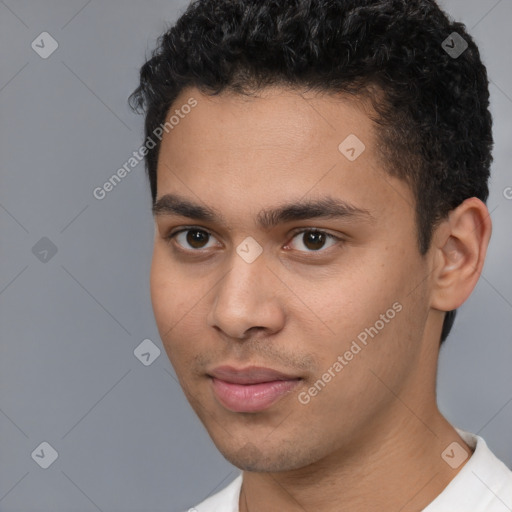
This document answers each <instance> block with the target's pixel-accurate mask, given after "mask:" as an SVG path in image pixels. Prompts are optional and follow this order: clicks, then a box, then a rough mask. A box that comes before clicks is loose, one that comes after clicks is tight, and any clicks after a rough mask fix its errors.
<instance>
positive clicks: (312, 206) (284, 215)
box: [153, 194, 374, 230]
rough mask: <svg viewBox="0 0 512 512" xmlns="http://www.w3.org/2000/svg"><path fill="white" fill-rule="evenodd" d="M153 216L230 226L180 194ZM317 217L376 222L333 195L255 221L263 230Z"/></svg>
mask: <svg viewBox="0 0 512 512" xmlns="http://www.w3.org/2000/svg"><path fill="white" fill-rule="evenodd" d="M153 215H154V216H160V215H180V216H182V217H188V218H190V219H194V220H202V221H210V222H217V223H219V224H223V225H226V224H227V223H226V221H225V219H224V217H223V216H222V215H220V214H219V213H218V212H216V211H215V210H213V209H211V208H209V207H207V206H202V205H200V204H196V203H194V202H192V201H190V200H189V199H187V198H185V197H182V196H179V195H177V194H166V195H164V196H162V197H161V198H159V199H158V200H157V201H156V202H155V203H154V205H153ZM317 218H325V219H331V218H348V219H356V220H367V221H369V220H374V217H373V216H372V215H371V214H370V212H369V211H368V210H366V209H363V208H357V207H356V206H354V205H351V204H350V203H347V202H346V201H343V200H341V199H336V198H333V197H331V196H326V197H323V198H321V199H315V200H307V201H300V200H299V201H297V202H289V203H285V204H283V205H280V206H277V207H275V208H267V209H264V210H261V211H260V212H259V213H258V215H257V217H256V220H257V223H258V225H259V226H260V227H261V228H262V229H267V230H268V229H272V228H273V227H275V226H277V225H279V224H283V223H285V222H292V221H297V220H307V219H317Z"/></svg>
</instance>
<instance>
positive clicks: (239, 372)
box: [208, 366, 301, 384]
mask: <svg viewBox="0 0 512 512" xmlns="http://www.w3.org/2000/svg"><path fill="white" fill-rule="evenodd" d="M208 375H210V377H215V378H216V379H219V380H223V381H225V382H231V383H233V384H259V383H262V382H273V381H276V380H296V379H300V378H301V377H298V376H297V375H288V374H286V373H283V372H279V371H277V370H273V369H272V368H264V367H261V366H248V367H246V368H234V367H232V366H218V367H217V368H214V369H213V370H212V371H211V372H209V374H208Z"/></svg>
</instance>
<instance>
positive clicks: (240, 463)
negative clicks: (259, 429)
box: [217, 441, 313, 473]
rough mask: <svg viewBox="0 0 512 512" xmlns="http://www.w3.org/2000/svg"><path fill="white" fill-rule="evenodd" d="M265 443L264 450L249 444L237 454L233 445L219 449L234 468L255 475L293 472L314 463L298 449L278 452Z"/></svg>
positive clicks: (288, 448)
mask: <svg viewBox="0 0 512 512" xmlns="http://www.w3.org/2000/svg"><path fill="white" fill-rule="evenodd" d="M263 442H264V445H265V446H263V447H262V448H259V447H258V446H257V445H254V444H252V443H250V442H248V443H246V444H245V445H244V446H242V448H240V449H239V450H238V451H236V452H233V451H232V449H233V445H230V446H229V447H224V446H217V448H218V449H219V451H220V452H221V453H222V455H223V456H224V458H225V459H226V460H227V461H228V462H230V463H231V464H233V466H236V467H237V468H239V469H241V470H243V471H251V472H254V473H279V472H283V471H292V470H295V469H299V468H302V467H304V466H307V465H308V464H310V463H311V462H313V461H312V460H310V457H307V456H306V454H304V453H302V452H299V451H297V447H295V448H293V447H281V449H280V450H278V449H276V448H275V447H274V446H271V445H269V443H268V442H267V443H265V441H263Z"/></svg>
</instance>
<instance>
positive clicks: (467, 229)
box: [131, 0, 512, 512]
mask: <svg viewBox="0 0 512 512" xmlns="http://www.w3.org/2000/svg"><path fill="white" fill-rule="evenodd" d="M140 76H141V83H140V86H139V88H138V89H137V90H136V91H135V92H134V94H133V95H132V97H131V101H132V103H131V104H132V106H133V107H134V108H141V107H144V108H145V110H146V124H145V130H146V137H147V140H148V141H150V140H151V142H152V144H151V146H155V147H154V148H152V149H150V150H148V152H147V154H146V165H147V170H148V175H149V179H150V185H151V192H152V198H153V213H154V217H155V223H156V232H155V244H154V254H153V263H152V271H151V294H152V303H153V309H154V313H155V318H156V322H157V324H158V329H159V332H160V335H161V338H162V342H163V344H164V347H165V349H166V351H167V354H168V356H169V358H170V361H171V363H172V365H173V367H174V369H175V371H176V374H177V376H178V378H179V380H180V384H181V386H182V387H183V390H184V392H185V394H186V396H187V398H188V400H189V402H190V404H191V406H192V407H193V409H194V410H195V412H196V413H197V415H198V416H199V418H200V419H201V421H202V422H203V424H204V425H205V427H206V429H207V430H208V432H209V434H210V436H211V438H212V440H213V442H214V443H215V445H216V446H217V448H218V449H219V451H220V452H221V453H222V454H223V455H224V457H225V458H226V459H227V460H228V461H230V462H231V463H232V464H234V465H235V466H237V467H238V468H240V469H241V470H242V473H241V475H240V476H239V477H238V478H236V479H235V480H234V481H233V482H232V483H231V484H230V485H229V486H228V487H227V488H225V489H224V490H222V491H221V492H219V493H217V494H216V495H215V496H212V497H210V498H209V499H207V500H205V501H204V502H203V503H201V504H199V505H197V506H196V507H194V508H193V509H191V510H197V511H199V512H202V511H219V512H220V511H222V512H235V511H238V510H240V511H241V512H262V511H263V512H267V511H276V510H279V511H290V512H292V511H305V510H306V511H322V512H331V511H337V512H340V511H348V510H350V511H353V510H364V511H382V510H386V511H388V510H396V511H398V510H400V511H403V512H406V511H413V510H414V511H417V510H424V511H428V512H447V511H457V512H463V511H472V512H480V511H482V512H483V511H486V512H490V511H493V512H497V511H507V510H512V473H511V471H510V470H509V469H508V468H507V467H506V466H505V465H504V464H503V463H502V462H501V461H499V460H498V459H497V458H496V457H495V456H494V455H493V454H492V453H491V451H490V450H489V448H488V447H487V446H486V444H485V441H484V440H483V439H482V438H480V437H478V436H475V435H472V434H470V433H467V432H464V431H462V430H458V429H456V428H455V427H454V426H452V425H451V424H450V423H449V422H448V421H447V420H446V419H445V418H444V417H443V416H442V414H441V413H440V411H439V409H438V407H437V404H436V396H435V384H436V382H435V381H436V369H437V361H438V355H439V347H440V344H441V343H442V342H443V341H444V340H445V338H446V337H447V335H448V333H449V331H450V328H451V325H452V323H453V319H454V316H455V311H456V309H457V308H458V307H459V306H460V305H461V304H462V303H463V302H464V301H465V300H466V299H467V298H468V296H469V295H470V293H471V292H472V290H473V289H474V287H475V285H476V283H477V280H478V278H479V275H480V272H481V270H482V267H483V264H484V259H485V254H486V249H487V246H488V242H489V239H490V235H491V220H490V218H489V212H488V210H487V207H486V206H485V201H486V199H487V195H488V187H487V180H488V177H489V168H490V163H491V147H492V133H491V124H492V121H491V117H490V114H489V110H488V106H489V101H488V100H489V93H488V80H487V74H486V70H485V67H484V66H483V64H482V62H481V60H480V57H479V52H478V49H477V47H476V46H475V43H474V41H473V40H472V38H471V37H470V36H469V35H468V34H467V33H466V31H465V27H464V26H463V25H462V24H459V23H454V22H452V21H450V20H449V19H448V18H447V16H446V15H445V14H444V13H443V12H442V11H441V10H440V9H439V7H438V6H437V5H436V4H435V2H434V1H429V0H407V1H405V0H404V1H401V0H316V1H315V0H290V1H287V2H284V1H278V0H204V1H201V0H199V1H197V2H194V3H193V4H191V5H190V7H189V8H188V10H187V11H186V12H185V13H184V14H183V15H182V16H181V17H180V19H179V20H178V21H177V22H176V24H175V25H174V26H173V27H172V28H171V29H170V30H169V31H168V32H167V33H166V34H164V35H163V36H162V38H161V39H160V41H159V45H158V48H157V49H156V50H155V52H154V53H153V56H152V58H151V59H150V60H149V61H148V62H147V63H146V64H145V65H144V66H143V67H142V69H141V74H140ZM148 147H149V144H148Z"/></svg>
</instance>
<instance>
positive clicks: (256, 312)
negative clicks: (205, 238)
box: [208, 244, 282, 338]
mask: <svg viewBox="0 0 512 512" xmlns="http://www.w3.org/2000/svg"><path fill="white" fill-rule="evenodd" d="M240 247H241V248H242V249H244V248H245V249H247V248H246V247H244V245H243V244H240V246H239V248H237V250H238V251H239V250H240ZM245 254H246V253H245ZM268 272H269V271H268V269H267V268H266V262H265V258H264V255H263V254H260V255H259V256H257V257H256V258H255V259H254V260H252V261H251V259H246V258H244V253H243V252H242V255H240V254H238V252H233V257H232V259H231V262H230V270H229V271H228V272H227V274H226V275H225V276H224V278H223V279H221V280H220V282H219V284H218V286H217V287H216V292H215V299H214V301H213V304H212V306H211V311H210V313H209V315H208V323H209V325H210V326H217V327H219V328H220V329H221V330H222V331H224V332H225V333H226V334H227V335H229V336H231V337H237V338H241V337H243V336H244V333H245V332H246V331H247V330H249V329H250V328H252V327H263V328H268V329H270V330H274V329H277V328H278V326H279V322H280V320H281V319H282V314H281V313H280V312H279V307H278V305H277V304H276V303H275V300H270V299H275V295H274V289H273V287H272V284H271V282H270V280H269V275H268Z"/></svg>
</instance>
